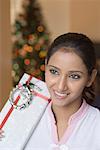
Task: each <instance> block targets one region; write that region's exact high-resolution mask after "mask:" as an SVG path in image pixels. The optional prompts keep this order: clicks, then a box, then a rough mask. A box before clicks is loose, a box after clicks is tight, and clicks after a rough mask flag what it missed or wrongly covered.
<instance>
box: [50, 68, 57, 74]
mask: <svg viewBox="0 0 100 150" xmlns="http://www.w3.org/2000/svg"><path fill="white" fill-rule="evenodd" d="M50 72H51V73H52V74H54V75H58V74H59V73H58V71H57V70H55V69H50Z"/></svg>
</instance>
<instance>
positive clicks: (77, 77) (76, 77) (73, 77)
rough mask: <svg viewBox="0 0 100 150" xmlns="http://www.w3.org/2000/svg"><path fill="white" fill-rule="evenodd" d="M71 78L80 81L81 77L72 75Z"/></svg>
mask: <svg viewBox="0 0 100 150" xmlns="http://www.w3.org/2000/svg"><path fill="white" fill-rule="evenodd" d="M69 77H70V78H72V79H80V75H77V74H72V75H70V76H69Z"/></svg>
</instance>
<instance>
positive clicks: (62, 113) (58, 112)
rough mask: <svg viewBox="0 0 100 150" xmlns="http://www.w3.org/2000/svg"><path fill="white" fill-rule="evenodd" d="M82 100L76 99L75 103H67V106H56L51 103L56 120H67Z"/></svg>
mask: <svg viewBox="0 0 100 150" xmlns="http://www.w3.org/2000/svg"><path fill="white" fill-rule="evenodd" d="M81 104H82V102H81V101H77V102H75V103H72V104H69V105H68V106H57V105H54V104H52V111H53V114H54V117H55V120H56V123H58V122H68V120H69V118H70V117H71V116H72V115H73V114H74V113H75V112H77V111H78V109H79V108H80V106H81Z"/></svg>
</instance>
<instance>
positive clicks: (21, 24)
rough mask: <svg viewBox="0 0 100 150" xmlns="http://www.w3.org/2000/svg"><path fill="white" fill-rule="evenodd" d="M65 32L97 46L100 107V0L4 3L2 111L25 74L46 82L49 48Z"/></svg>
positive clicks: (0, 6) (0, 25) (0, 12)
mask: <svg viewBox="0 0 100 150" xmlns="http://www.w3.org/2000/svg"><path fill="white" fill-rule="evenodd" d="M65 32H82V33H84V34H86V35H87V36H89V37H90V38H91V39H92V41H93V42H94V44H95V50H96V57H97V67H98V75H97V80H96V102H95V104H94V105H96V106H99V107H100V86H99V85H100V0H0V110H1V109H2V108H3V106H4V104H5V102H6V101H7V99H8V97H9V93H10V91H11V89H12V88H13V87H15V86H16V84H17V83H18V82H19V80H20V78H21V77H22V75H23V73H24V72H27V73H29V74H32V75H34V76H36V77H37V78H39V79H42V80H44V60H45V56H46V52H47V50H48V46H49V44H50V42H52V40H53V39H54V38H55V37H56V36H58V35H59V34H62V33H65Z"/></svg>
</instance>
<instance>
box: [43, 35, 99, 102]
mask: <svg viewBox="0 0 100 150" xmlns="http://www.w3.org/2000/svg"><path fill="white" fill-rule="evenodd" d="M61 48H64V51H68V48H69V49H72V51H74V52H75V53H76V54H77V55H79V56H80V57H81V59H82V60H83V62H84V64H85V66H86V68H87V70H88V74H89V75H91V73H92V71H93V69H94V68H95V66H96V56H95V49H94V45H93V42H92V41H91V40H90V39H89V38H88V37H87V36H86V35H84V34H81V33H66V34H63V35H60V36H58V37H57V38H56V39H55V40H54V41H53V42H52V43H51V46H50V47H49V49H48V52H47V57H46V62H47V63H48V61H49V59H50V57H51V56H52V55H53V54H54V53H55V52H57V51H58V50H59V49H61ZM83 98H85V99H86V101H87V103H89V104H92V102H93V101H94V99H95V92H94V85H93V84H92V85H91V86H90V87H86V88H85V89H84V91H83Z"/></svg>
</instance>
